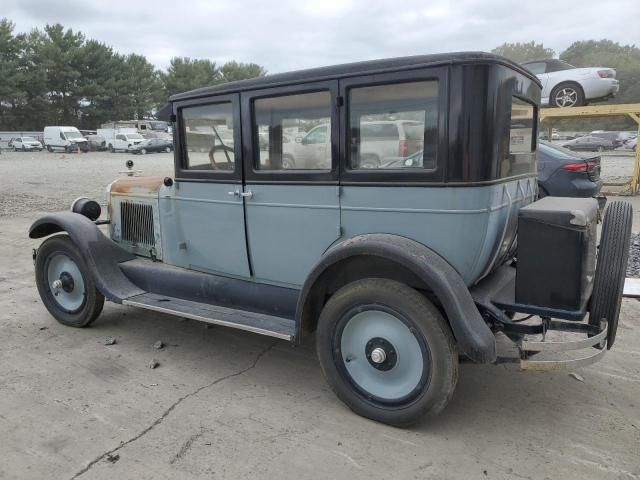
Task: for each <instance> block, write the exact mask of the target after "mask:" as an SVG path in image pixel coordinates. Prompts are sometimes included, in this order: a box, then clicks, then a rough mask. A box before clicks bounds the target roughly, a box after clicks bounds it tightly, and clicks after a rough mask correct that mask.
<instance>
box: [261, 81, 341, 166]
mask: <svg viewBox="0 0 640 480" xmlns="http://www.w3.org/2000/svg"><path fill="white" fill-rule="evenodd" d="M253 131H254V135H257V138H254V144H255V145H257V150H258V151H255V152H254V168H255V169H256V170H271V171H273V170H318V171H327V170H331V94H330V92H328V91H321V92H312V93H302V94H296V95H283V96H279V97H269V98H259V99H256V100H254V103H253Z"/></svg>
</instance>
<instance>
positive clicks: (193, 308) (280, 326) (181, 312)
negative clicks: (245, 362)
mask: <svg viewBox="0 0 640 480" xmlns="http://www.w3.org/2000/svg"><path fill="white" fill-rule="evenodd" d="M122 304H123V305H130V306H132V307H139V308H145V309H147V310H153V311H155V312H161V313H168V314H170V315H177V316H180V317H185V318H190V319H192V320H199V321H201V322H206V323H212V324H214V325H222V326H225V327H231V328H237V329H238V330H246V331H248V332H253V333H259V334H261V335H268V336H270V337H276V338H281V339H283V340H293V338H294V337H295V328H296V322H295V320H292V319H288V318H282V317H274V316H272V315H265V314H263V313H254V312H247V311H245V310H235V309H233V308H227V307H220V306H217V305H209V304H208V303H200V302H192V301H190V300H183V299H181V298H175V297H168V296H166V295H158V294H155V293H143V294H141V295H136V296H134V297H130V298H127V299H125V300H123V301H122Z"/></svg>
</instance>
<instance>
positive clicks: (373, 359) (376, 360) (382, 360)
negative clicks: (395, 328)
mask: <svg viewBox="0 0 640 480" xmlns="http://www.w3.org/2000/svg"><path fill="white" fill-rule="evenodd" d="M364 351H365V355H366V356H367V360H369V363H370V364H371V366H372V367H373V368H375V369H376V370H381V371H383V372H386V371H388V370H391V369H392V368H393V367H395V366H396V363H397V361H398V355H397V354H396V349H395V348H394V347H393V345H391V343H390V342H389V341H388V340H385V339H384V338H380V337H376V338H372V339H371V340H369V341H368V342H367V344H366V346H365V350H364Z"/></svg>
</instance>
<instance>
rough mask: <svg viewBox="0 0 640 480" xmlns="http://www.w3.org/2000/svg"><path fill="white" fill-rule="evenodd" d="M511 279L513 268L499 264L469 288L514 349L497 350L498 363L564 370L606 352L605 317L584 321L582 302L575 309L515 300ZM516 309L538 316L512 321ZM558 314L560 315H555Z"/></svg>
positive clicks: (590, 360) (606, 328)
mask: <svg viewBox="0 0 640 480" xmlns="http://www.w3.org/2000/svg"><path fill="white" fill-rule="evenodd" d="M515 279H516V268H514V267H511V266H502V267H500V268H499V269H498V270H496V271H495V272H494V273H493V274H491V275H490V276H489V277H487V278H485V279H484V280H482V281H481V282H480V283H479V284H478V285H476V286H475V287H473V288H472V289H471V296H472V297H473V299H474V301H475V302H476V305H477V306H478V309H479V310H480V312H481V313H482V315H483V317H484V318H485V319H487V320H488V322H489V324H490V326H491V328H492V330H493V331H494V332H495V333H497V332H502V333H504V334H505V335H506V336H507V337H508V338H509V339H510V340H511V341H512V342H513V343H514V345H515V347H516V348H517V350H518V356H517V357H501V356H498V360H497V363H519V364H520V368H521V369H523V370H563V369H572V368H577V367H581V366H585V365H590V364H592V363H595V362H597V361H598V360H600V359H601V358H602V357H603V356H604V354H605V352H606V347H607V335H608V334H609V331H608V326H607V323H606V322H605V321H602V322H601V324H600V326H593V325H590V324H589V323H587V322H585V321H584V319H585V316H586V314H587V311H586V307H587V305H586V304H585V305H583V307H582V308H581V309H579V310H576V311H566V310H556V309H545V308H540V307H536V306H532V305H518V304H516V303H515ZM516 313H526V314H529V315H537V316H538V318H535V317H534V318H531V319H530V320H527V321H526V323H525V322H520V321H518V320H515V321H514V319H513V318H514V317H515V314H516ZM552 318H554V319H553V320H552ZM558 318H559V319H562V320H555V319H558ZM534 355H535V359H534V358H533V356H534Z"/></svg>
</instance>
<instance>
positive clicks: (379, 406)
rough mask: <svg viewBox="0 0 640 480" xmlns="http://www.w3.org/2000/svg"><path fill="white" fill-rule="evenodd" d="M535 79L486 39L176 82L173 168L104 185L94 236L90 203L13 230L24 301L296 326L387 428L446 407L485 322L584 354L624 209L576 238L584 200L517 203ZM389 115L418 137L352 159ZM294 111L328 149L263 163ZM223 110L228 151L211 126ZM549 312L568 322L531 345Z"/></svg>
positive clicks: (77, 318)
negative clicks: (23, 270)
mask: <svg viewBox="0 0 640 480" xmlns="http://www.w3.org/2000/svg"><path fill="white" fill-rule="evenodd" d="M470 66H471V67H470ZM450 79H455V81H449V80H450ZM540 90H541V87H540V83H539V81H538V80H537V79H536V77H535V76H534V75H533V74H531V73H530V72H529V71H527V70H526V69H523V68H521V67H520V66H518V65H516V64H514V63H512V62H509V61H508V60H507V59H505V58H503V57H499V56H496V55H491V54H483V53H456V54H438V55H424V56H412V57H407V58H400V59H390V60H389V59H388V60H378V61H368V62H359V63H353V64H346V65H339V66H332V67H325V68H317V69H312V70H307V71H302V72H291V73H283V74H278V75H274V76H265V77H260V78H255V79H251V80H243V81H239V82H229V83H225V84H224V85H217V86H212V87H206V88H200V89H198V90H196V91H192V92H185V93H181V94H177V95H174V96H172V97H171V98H170V103H171V107H170V109H169V110H170V111H172V112H176V115H177V119H176V125H177V128H176V130H175V132H174V135H176V138H175V140H176V142H175V145H176V148H177V152H176V154H175V155H174V161H175V178H170V177H164V178H163V177H147V178H145V177H137V176H127V177H125V178H121V179H119V180H116V181H114V182H112V183H111V184H110V186H109V188H108V191H107V205H108V208H107V212H108V220H107V222H106V223H107V224H108V232H103V230H101V229H100V228H99V226H98V225H96V220H97V219H98V218H99V217H100V214H101V212H100V205H99V203H98V202H96V201H92V200H89V199H79V200H76V201H75V202H73V204H72V208H71V211H70V212H58V213H52V214H49V215H45V216H44V217H42V218H39V219H38V220H36V221H35V222H34V223H33V225H32V226H31V228H30V230H29V236H30V237H31V238H43V237H49V238H47V239H46V240H44V241H43V243H42V244H41V245H40V247H39V248H38V249H37V251H34V252H33V258H34V263H35V272H36V274H35V283H36V285H37V287H38V292H39V293H40V297H41V299H42V304H43V306H44V307H45V308H47V309H48V311H49V312H50V313H51V314H52V315H53V316H54V317H55V318H56V319H57V320H58V321H59V322H61V323H62V324H65V325H69V326H74V327H84V326H87V325H89V324H90V323H91V322H92V321H94V320H95V319H96V318H97V317H98V315H99V314H100V312H101V310H102V307H103V303H104V300H105V299H107V300H110V301H113V302H116V303H121V304H124V305H128V306H132V307H138V308H142V309H147V310H151V311H158V312H164V313H169V314H174V315H178V316H181V317H186V318H190V319H194V320H199V321H203V322H208V323H213V324H219V325H224V326H227V327H233V328H238V329H242V330H247V331H250V332H254V333H258V334H263V335H269V336H272V337H276V338H279V339H283V340H287V341H292V342H294V343H298V342H299V341H300V340H301V338H302V337H303V336H304V335H310V334H312V333H313V332H315V342H316V351H317V355H318V358H319V361H320V366H321V369H322V372H323V373H324V375H325V377H326V379H327V382H328V383H329V385H330V386H331V388H332V389H333V390H334V392H335V393H336V394H337V396H338V397H339V398H340V399H341V400H342V401H343V402H344V403H345V404H346V405H347V406H348V407H349V408H351V409H352V410H353V411H354V412H356V413H358V414H360V415H363V416H365V417H368V418H371V419H374V420H376V421H379V422H384V423H388V424H392V425H397V426H406V425H409V424H411V423H413V422H416V421H417V420H419V419H420V418H421V417H422V416H423V415H436V414H438V413H439V412H440V411H441V410H442V409H443V408H444V407H445V406H446V405H447V403H448V402H449V400H450V399H451V398H452V396H453V393H454V390H455V386H456V383H457V381H458V362H459V357H460V356H463V357H466V358H468V359H470V360H471V361H473V362H477V363H484V364H490V363H495V362H498V361H500V359H499V357H498V354H497V346H496V337H495V335H496V334H497V333H499V332H500V333H505V334H506V335H504V336H503V338H504V339H511V340H512V341H513V347H514V350H515V352H518V353H517V354H516V355H515V356H513V357H512V358H511V359H508V360H509V361H517V362H519V364H520V367H521V368H523V369H541V370H555V369H558V368H565V369H571V370H573V369H574V368H576V366H577V365H579V366H583V365H586V364H590V363H594V362H595V361H597V360H598V359H600V358H602V356H603V353H604V352H605V351H606V350H605V349H609V348H611V347H612V345H613V344H614V340H615V336H616V332H617V321H618V315H619V310H620V303H621V298H622V287H623V285H624V277H625V271H626V263H627V258H626V257H627V252H628V250H629V240H630V233H631V220H632V211H631V207H630V204H628V203H626V202H612V203H611V204H610V205H609V206H608V207H607V210H606V211H605V214H604V219H603V227H602V234H601V237H600V246H599V248H596V237H597V225H596V223H597V221H596V219H597V216H598V206H597V202H596V201H595V200H594V199H592V198H562V197H546V198H543V199H541V200H537V199H536V196H537V188H536V186H537V169H536V152H535V150H536V141H537V140H536V138H535V132H536V128H537V124H538V112H539V109H538V104H539V100H540ZM452 98H454V99H457V100H456V101H455V102H451V101H450V99H452ZM495 99H500V101H499V102H496V101H495ZM391 117H393V118H396V119H399V118H401V119H408V118H413V119H414V120H417V119H420V121H419V122H418V123H417V124H410V125H409V126H410V129H415V130H418V129H420V130H421V138H423V143H424V145H422V146H421V147H420V148H418V149H416V150H415V151H413V152H411V150H410V149H411V148H415V147H412V146H411V145H409V146H408V147H407V148H408V149H409V151H408V152H405V151H404V147H402V146H401V145H399V144H397V143H394V144H393V145H392V146H393V147H394V148H390V149H389V152H390V154H393V156H394V157H395V158H396V159H395V160H391V161H389V162H393V163H384V164H381V166H379V167H378V168H368V166H367V165H365V164H364V162H363V161H362V152H364V151H374V149H373V146H372V145H367V144H368V143H374V142H373V141H371V137H370V136H366V135H362V132H361V131H358V129H359V128H360V126H362V125H365V124H366V122H372V121H373V120H374V119H375V118H391ZM505 119H509V122H510V123H507V124H506V125H505V123H504V122H505ZM312 123H316V124H317V125H318V126H319V125H321V124H326V126H327V129H326V137H328V141H329V145H330V147H329V158H330V162H328V163H326V164H325V165H326V168H325V169H322V170H318V169H316V168H315V165H314V166H310V167H309V168H303V166H302V165H296V168H297V169H296V170H286V169H283V168H282V165H281V157H282V153H283V149H282V146H283V141H282V137H283V131H284V129H285V128H286V127H288V126H290V125H310V124H312ZM221 125H226V126H227V128H228V130H229V133H230V135H231V136H232V137H233V140H234V144H233V145H234V146H233V148H232V149H230V148H229V145H227V144H225V143H224V142H222V143H220V142H219V141H218V140H219V138H218V136H217V135H216V134H215V129H216V128H217V127H218V126H221ZM381 125H382V124H375V126H376V127H378V126H381ZM384 125H387V126H388V125H391V126H392V127H394V128H396V129H397V128H398V124H397V123H396V122H392V123H386V124H384ZM195 127H198V128H199V130H198V131H199V132H201V135H202V136H206V135H208V136H209V138H208V139H206V140H207V142H203V143H199V144H198V145H202V144H204V145H211V147H210V148H209V149H208V150H207V149H205V151H200V149H199V148H193V147H192V146H191V145H190V144H189V143H190V142H191V141H198V142H200V141H203V140H205V139H196V138H195V137H193V136H190V135H188V133H189V132H193V131H194V130H195ZM205 127H209V128H205ZM401 127H404V126H401ZM318 130H320V129H319V128H317V129H315V132H318ZM360 130H361V129H360ZM381 130H382V129H381ZM385 130H386V128H385ZM260 131H268V132H269V139H270V145H269V147H270V148H269V150H268V152H267V153H268V154H269V156H270V158H269V161H268V162H266V161H265V162H263V161H262V159H263V157H262V155H263V154H264V153H265V152H264V151H261V150H260V144H259V140H258V132H260ZM312 133H313V130H312V131H311V132H309V133H308V134H307V135H306V136H307V137H308V136H309V135H311V134H312ZM394 135H395V133H394ZM317 136H318V137H319V140H320V139H321V140H322V141H319V142H318V144H319V145H324V144H326V143H325V140H324V138H323V135H321V134H320V133H318V134H317ZM412 138H413V137H411V136H410V137H409V139H412ZM400 140H402V139H401V138H400V139H399V140H394V142H399V141H400ZM386 142H388V140H386V139H383V140H381V143H382V144H383V145H382V146H381V148H380V149H379V150H378V151H380V152H381V158H380V160H381V161H382V160H383V157H385V156H387V153H383V152H386V150H387V145H384V144H385V143H386ZM294 143H295V142H294ZM300 143H302V142H300ZM389 146H391V142H390V141H389ZM420 150H422V151H423V153H422V155H421V154H420V153H418V152H420ZM404 157H406V158H404ZM317 158H324V156H318V157H317ZM400 158H404V160H402V161H400V162H399V163H400V164H398V161H399V159H400ZM223 159H224V160H223ZM129 162H130V161H129ZM407 162H408V163H410V165H409V164H408V163H407ZM219 165H224V166H225V168H218V166H219ZM130 166H131V165H130ZM380 167H382V168H380ZM396 167H397V168H396ZM98 223H99V224H103V223H105V222H104V221H98ZM516 239H517V240H516ZM516 246H517V262H516V261H514V258H515V252H516ZM25 248H26V246H25ZM596 262H597V263H596ZM516 313H519V314H526V315H529V316H533V317H532V319H531V321H530V322H529V323H527V324H524V323H521V322H518V321H517V320H519V319H518V318H517V317H516V321H514V320H513V319H514V315H515V314H516ZM520 318H522V317H520ZM552 319H553V320H552ZM558 330H559V331H569V332H572V335H571V338H566V337H565V338H563V337H559V338H558V337H555V336H552V337H551V338H552V340H551V341H546V339H547V338H548V337H547V336H545V334H546V333H547V332H552V331H558ZM89 335H90V334H87V335H84V336H83V337H87V336H89ZM594 347H595V348H594ZM269 348H270V347H269ZM576 350H578V352H576ZM265 351H266V350H265ZM540 351H544V359H542V360H539V359H538V357H536V356H532V355H534V354H535V353H537V352H540ZM505 352H506V349H505ZM263 353H264V352H263ZM572 353H573V354H574V355H575V356H576V357H577V358H576V357H573V358H572V357H568V355H571V354H572ZM274 365H275V364H274ZM495 374H496V375H502V374H503V370H496V372H495ZM509 381H517V379H514V377H513V376H510V377H509ZM501 383H504V382H499V381H496V382H493V385H500V384H501ZM495 398H496V399H499V398H501V396H500V394H499V393H496V395H495ZM458 400H459V401H460V402H469V404H470V405H469V407H468V408H469V409H472V408H473V403H474V402H475V400H474V398H473V396H466V397H465V398H461V399H458ZM546 407H548V408H553V404H552V401H551V400H550V403H549V404H548V405H546ZM310 414H313V412H310ZM526 414H527V415H528V414H529V412H527V413H526ZM544 414H545V412H544V411H543V410H542V411H541V415H544Z"/></svg>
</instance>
